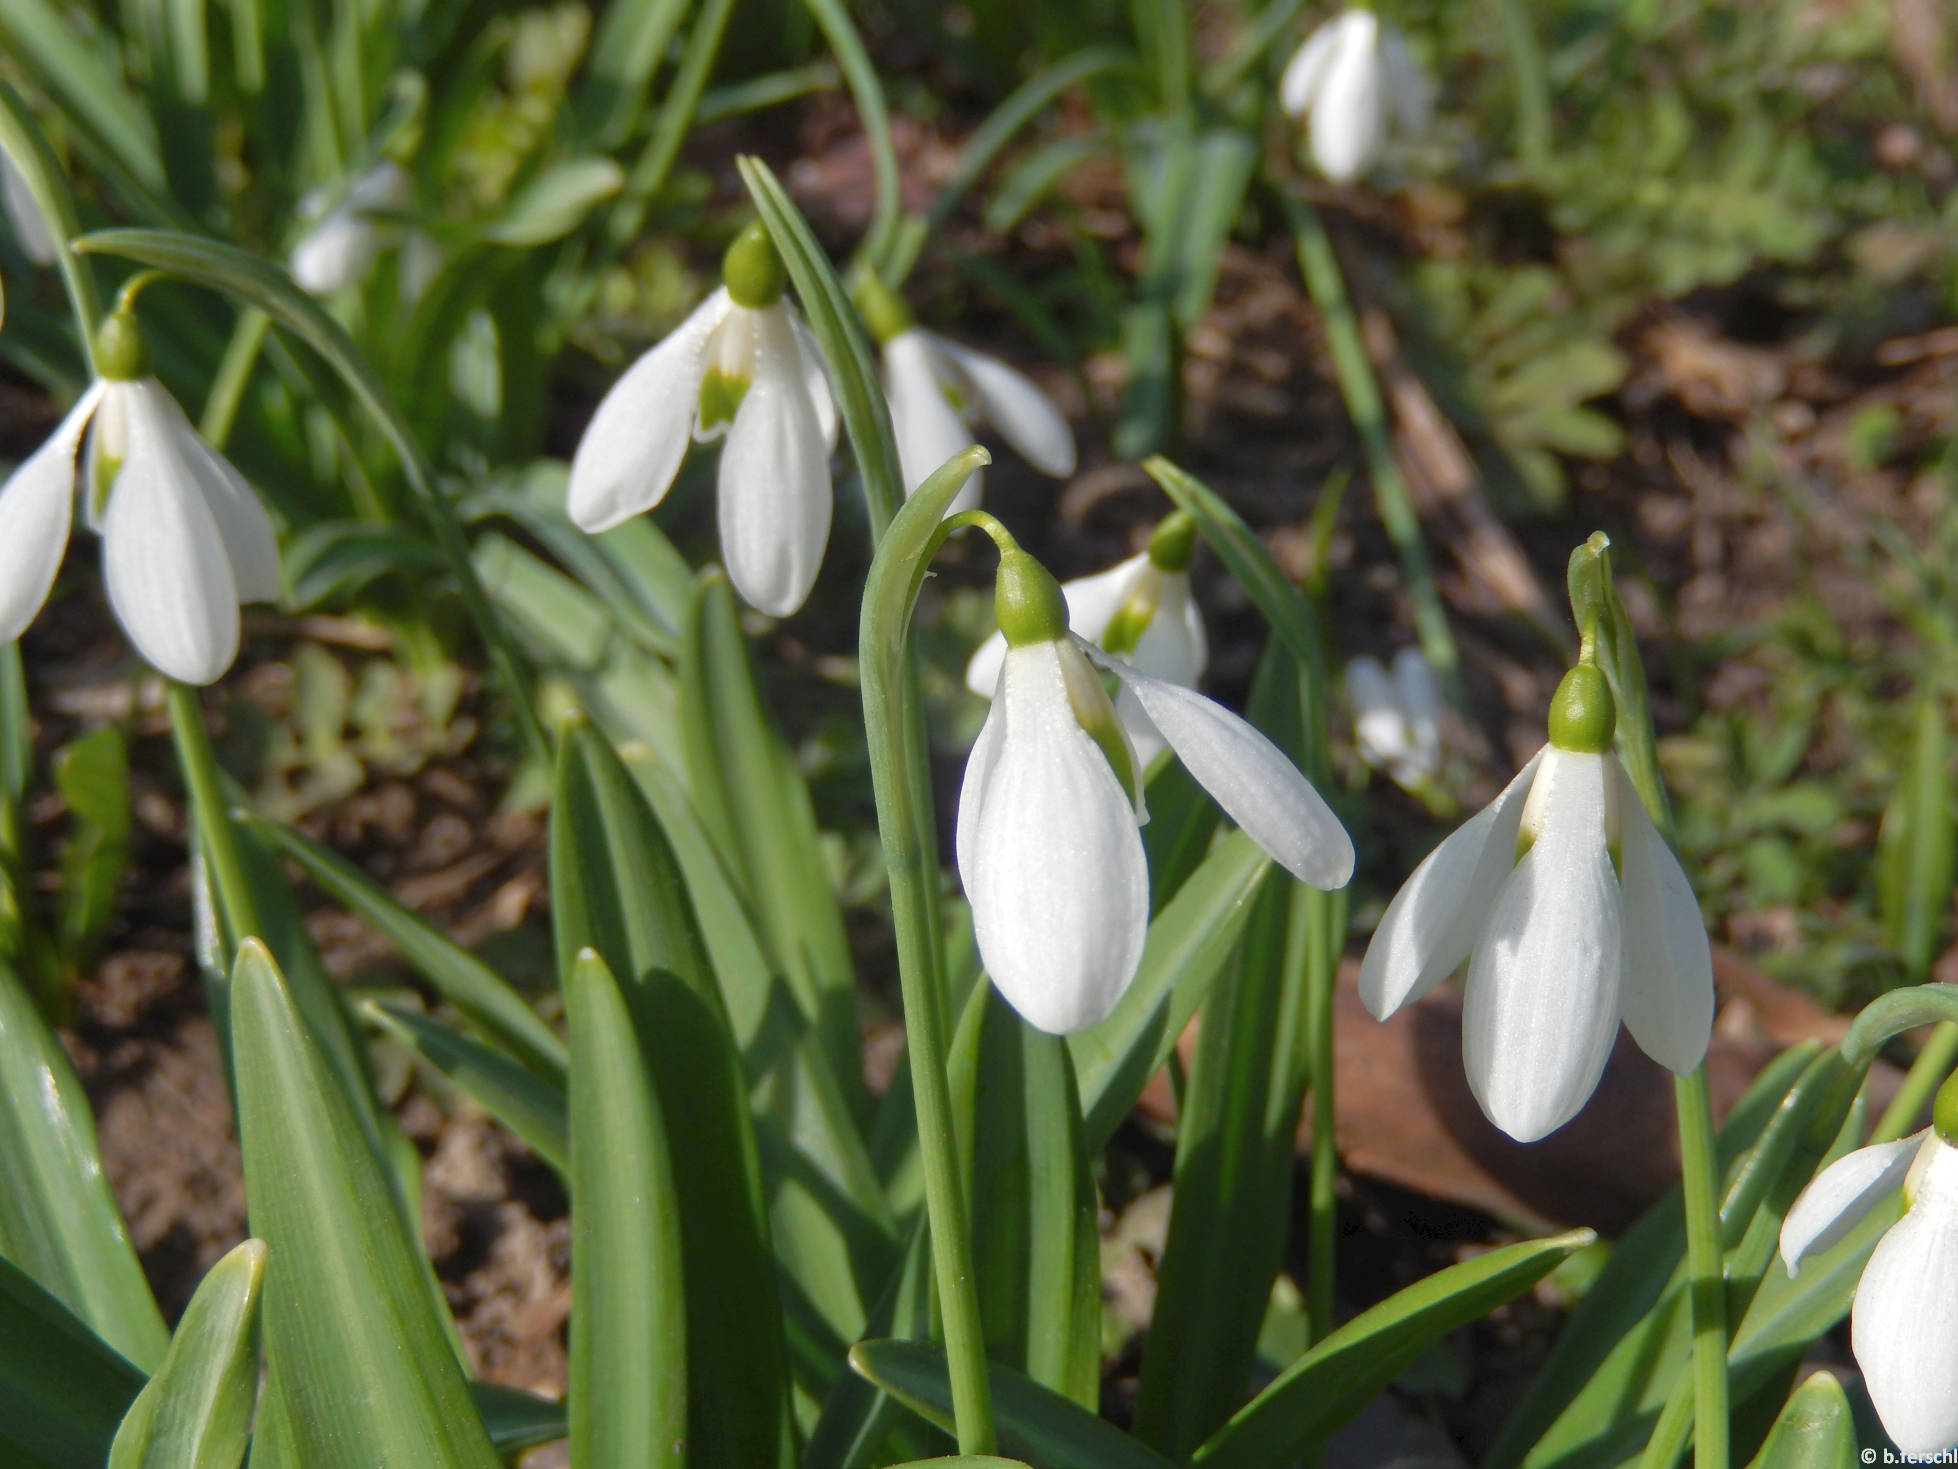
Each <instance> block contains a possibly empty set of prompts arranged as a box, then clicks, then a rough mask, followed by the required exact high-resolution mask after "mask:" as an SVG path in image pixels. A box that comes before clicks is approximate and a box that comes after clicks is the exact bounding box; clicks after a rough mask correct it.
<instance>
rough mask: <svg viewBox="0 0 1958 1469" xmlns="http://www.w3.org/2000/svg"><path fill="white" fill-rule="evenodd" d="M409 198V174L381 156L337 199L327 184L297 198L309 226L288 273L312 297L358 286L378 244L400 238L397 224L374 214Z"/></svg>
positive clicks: (390, 209)
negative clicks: (290, 272)
mask: <svg viewBox="0 0 1958 1469" xmlns="http://www.w3.org/2000/svg"><path fill="white" fill-rule="evenodd" d="M413 200H414V185H413V183H412V182H411V181H410V180H409V178H408V175H407V174H406V173H404V172H403V171H402V169H401V166H400V165H399V164H397V163H394V162H392V161H390V160H388V159H385V158H383V159H382V160H381V161H380V162H379V163H377V164H375V165H374V166H373V167H372V168H370V169H368V170H367V171H366V172H365V173H363V174H362V175H361V176H360V177H359V178H357V179H355V180H354V181H353V183H352V184H350V185H349V186H348V187H347V190H346V192H345V193H344V194H342V195H341V196H340V197H339V199H338V200H334V199H333V198H332V190H331V189H328V188H324V187H323V188H318V189H314V190H312V191H311V192H310V193H308V194H307V195H306V197H305V198H303V199H301V200H300V201H299V213H300V215H301V217H302V218H306V219H309V220H311V221H313V225H312V228H311V229H309V230H307V232H306V234H305V236H304V238H302V239H301V240H300V241H299V243H298V244H297V245H295V246H293V250H292V278H293V279H294V280H295V281H297V282H298V283H299V287H300V289H301V290H304V291H307V292H310V293H311V294H313V295H315V296H327V295H331V294H332V293H333V292H335V291H339V290H343V289H345V288H346V287H348V286H354V285H359V284H360V282H361V281H363V280H365V279H366V278H367V272H368V271H370V270H372V269H373V268H374V261H375V259H376V257H378V256H379V255H380V253H381V250H382V248H383V247H385V246H387V245H389V244H392V243H393V242H394V241H395V240H396V239H398V238H399V237H400V229H399V227H398V226H397V225H395V224H392V223H390V222H389V221H387V220H386V219H383V218H377V217H376V216H377V215H385V214H398V213H400V212H401V211H402V210H405V209H406V208H407V207H408V206H409V204H411V203H412V202H413Z"/></svg>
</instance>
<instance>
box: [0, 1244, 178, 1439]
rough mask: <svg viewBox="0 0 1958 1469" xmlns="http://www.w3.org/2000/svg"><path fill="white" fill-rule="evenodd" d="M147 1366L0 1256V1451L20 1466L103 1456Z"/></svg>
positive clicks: (139, 1389)
mask: <svg viewBox="0 0 1958 1469" xmlns="http://www.w3.org/2000/svg"><path fill="white" fill-rule="evenodd" d="M142 1389H143V1374H142V1373H141V1372H140V1371H138V1370H137V1369H136V1368H135V1367H133V1366H131V1365H130V1364H129V1362H128V1360H127V1359H126V1358H124V1357H122V1356H120V1355H119V1354H118V1353H117V1352H116V1351H115V1350H114V1349H113V1348H112V1347H110V1346H109V1344H108V1343H107V1342H105V1341H103V1340H102V1338H101V1337H99V1336H97V1335H96V1334H95V1333H94V1332H92V1331H90V1330H89V1329H88V1326H87V1324H86V1323H85V1322H83V1321H81V1320H80V1319H78V1318H77V1317H76V1316H75V1315H74V1313H73V1312H71V1311H70V1310H69V1309H68V1308H67V1307H66V1306H64V1305H62V1304H61V1302H60V1301H58V1300H56V1299H55V1298H54V1297H53V1296H52V1295H50V1294H49V1293H48V1292H47V1291H45V1290H43V1289H42V1288H41V1287H40V1286H39V1285H37V1284H36V1283H35V1282H34V1280H33V1279H32V1278H31V1277H29V1276H27V1275H25V1274H23V1273H22V1272H21V1271H20V1270H19V1269H18V1268H17V1267H15V1266H14V1265H13V1264H11V1263H10V1262H8V1261H7V1260H4V1259H0V1456H4V1459H5V1462H6V1463H7V1464H9V1465H11V1466H17V1469H73V1466H75V1465H79V1464H100V1463H102V1462H103V1461H104V1460H105V1459H106V1458H107V1457H108V1453H109V1444H110V1442H111V1441H112V1440H113V1439H114V1438H115V1434H116V1424H117V1423H119V1422H121V1421H122V1415H123V1414H124V1413H126V1412H127V1411H128V1409H129V1405H130V1403H132V1402H133V1401H135V1398H136V1395H137V1393H139V1392H141V1391H142Z"/></svg>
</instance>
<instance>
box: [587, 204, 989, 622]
mask: <svg viewBox="0 0 1958 1469" xmlns="http://www.w3.org/2000/svg"><path fill="white" fill-rule="evenodd" d="M722 277H723V280H724V281H725V284H724V285H723V286H722V287H721V289H719V290H717V291H715V292H714V294H713V295H711V296H709V297H708V298H707V299H706V300H705V301H703V302H701V304H700V305H699V306H698V307H696V308H695V309H694V312H693V314H692V315H691V316H689V317H688V318H687V319H686V320H685V321H683V322H681V323H680V325H679V326H678V327H677V328H675V329H674V331H673V332H672V333H671V334H670V335H669V336H667V338H666V339H665V340H664V341H662V342H661V343H660V344H659V345H658V346H656V347H654V348H653V349H652V350H651V351H650V352H647V353H646V354H645V355H644V356H643V357H641V358H640V359H639V360H638V361H637V362H635V363H633V365H632V366H631V367H630V368H629V369H627V371H626V375H625V376H624V377H622V378H620V379H619V380H618V382H617V383H615V384H613V386H612V390H611V392H609V393H607V394H606V395H605V398H604V401H603V402H601V403H600V404H599V405H598V411H597V412H596V413H594V414H593V415H592V420H591V426H590V427H589V428H587V429H586V430H585V436H584V438H583V439H581V440H580V441H579V444H578V452H577V453H576V454H575V455H574V456H573V458H572V460H571V483H570V489H569V493H568V499H569V510H570V514H571V518H572V519H573V520H574V521H576V522H577V523H578V525H579V526H580V527H582V528H583V529H585V530H587V531H591V532H593V533H596V532H599V531H603V530H610V529H611V528H612V527H613V526H615V525H618V524H619V523H620V522H622V521H625V520H628V519H630V518H631V517H632V516H634V515H638V514H639V513H641V512H642V511H646V510H650V509H652V508H653V507H654V506H655V505H657V504H659V502H660V501H661V500H662V499H664V498H665V497H666V492H667V490H668V489H670V488H671V487H672V484H673V477H674V476H675V475H676V474H678V473H679V470H680V461H681V460H682V459H684V458H685V457H686V452H687V445H688V443H689V442H690V441H691V442H697V443H703V444H705V443H711V442H712V441H714V440H715V439H720V438H723V437H725V439H726V443H725V444H724V445H723V447H722V449H721V464H720V490H719V503H720V529H721V558H722V560H723V561H725V562H726V563H727V574H728V580H729V581H731V582H732V583H733V584H734V589H735V590H736V591H738V592H739V593H741V595H742V596H743V597H745V598H746V599H747V600H748V601H749V602H750V603H751V604H752V605H754V606H755V607H758V608H760V609H761V610H762V611H763V612H767V613H770V614H772V615H774V616H776V617H786V616H788V615H789V614H790V613H792V612H794V611H795V610H796V609H797V608H799V607H800V606H801V605H802V604H803V602H804V600H806V599H807V597H808V596H809V589H810V588H811V587H812V586H814V585H815V581H816V571H817V568H818V567H820V566H821V565H822V560H823V549H824V547H826V546H827V545H828V544H829V523H830V511H831V495H830V482H829V456H830V450H831V449H832V448H834V447H835V444H836V405H835V403H834V401H833V400H832V399H831V397H830V391H829V380H828V379H827V378H826V377H825V376H824V374H823V365H822V357H821V354H820V353H819V351H818V350H817V347H816V344H815V342H814V340H813V339H812V338H811V337H810V336H809V333H808V328H806V327H805V326H803V324H802V323H801V321H800V320H798V319H797V318H796V317H795V315H794V314H793V313H792V312H791V310H790V307H789V305H788V303H787V302H786V301H784V300H783V299H782V282H783V273H782V263H781V259H780V257H778V256H777V255H776V254H775V247H774V246H773V245H772V244H771V243H770V242H769V239H768V234H767V232H766V231H765V230H763V229H762V227H761V226H760V225H750V226H749V227H748V229H747V230H745V231H743V232H742V234H741V236H740V237H739V238H738V239H737V240H736V241H735V242H734V244H733V245H732V246H730V247H729V249H728V253H727V261H726V263H725V265H724V266H723V269H722ZM959 447H960V448H964V447H965V445H964V444H961V445H960V446H959Z"/></svg>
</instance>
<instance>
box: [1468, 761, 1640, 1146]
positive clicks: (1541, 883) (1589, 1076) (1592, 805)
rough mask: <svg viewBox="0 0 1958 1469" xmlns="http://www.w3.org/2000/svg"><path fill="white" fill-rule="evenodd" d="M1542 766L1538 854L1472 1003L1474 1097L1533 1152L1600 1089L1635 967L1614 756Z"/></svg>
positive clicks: (1510, 898)
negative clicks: (1610, 830) (1615, 844)
mask: <svg viewBox="0 0 1958 1469" xmlns="http://www.w3.org/2000/svg"><path fill="white" fill-rule="evenodd" d="M1542 761H1543V763H1542V764H1541V765H1540V766H1539V767H1538V769H1537V774H1536V780H1535V782H1534V786H1535V787H1536V791H1535V792H1534V794H1538V795H1540V797H1541V800H1542V811H1543V819H1542V823H1541V825H1540V827H1539V829H1538V832H1537V838H1536V844H1535V845H1534V846H1532V847H1531V848H1530V850H1529V851H1528V852H1526V853H1525V854H1524V856H1523V859H1522V860H1521V861H1520V862H1518V863H1517V864H1516V870H1515V871H1514V872H1512V873H1511V874H1510V875H1509V880H1508V881H1507V882H1506V883H1504V884H1503V887H1502V890H1501V892H1499V893H1498V894H1497V895H1496V905H1495V910H1494V912H1492V913H1491V914H1490V916H1489V926H1488V929H1487V931H1486V932H1485V933H1484V934H1483V935H1482V937H1481V938H1480V939H1479V940H1478V941H1477V943H1476V946H1475V953H1474V956H1473V957H1472V958H1471V959H1470V960H1469V971H1468V983H1467V993H1466V995H1465V996H1464V999H1463V1003H1462V1064H1463V1067H1464V1069H1466V1071H1467V1072H1468V1081H1469V1089H1470V1090H1471V1091H1473V1092H1474V1093H1475V1099H1476V1100H1477V1101H1478V1102H1480V1103H1481V1104H1482V1110H1483V1111H1484V1112H1485V1113H1486V1114H1488V1117H1489V1120H1490V1121H1491V1122H1493V1123H1495V1124H1496V1126H1497V1127H1500V1128H1501V1129H1502V1130H1503V1131H1504V1132H1506V1133H1508V1134H1509V1135H1510V1136H1511V1137H1513V1138H1515V1139H1516V1140H1517V1141H1518V1142H1522V1143H1527V1142H1535V1141H1536V1140H1537V1139H1538V1138H1540V1137H1542V1136H1543V1135H1544V1134H1545V1133H1548V1132H1552V1131H1554V1130H1556V1129H1557V1128H1559V1127H1562V1126H1563V1125H1564V1124H1565V1123H1566V1122H1568V1121H1570V1119H1571V1118H1572V1117H1574V1116H1576V1115H1577V1112H1578V1109H1579V1108H1581V1107H1582V1106H1583V1105H1584V1103H1585V1102H1586V1101H1588V1100H1589V1099H1590V1096H1591V1093H1592V1092H1593V1091H1594V1090H1596V1088H1597V1085H1598V1078H1599V1077H1600V1076H1601V1075H1603V1074H1604V1063H1605V1060H1606V1058H1607V1057H1609V1056H1610V1054H1611V1043H1612V1040H1613V1038H1614V1037H1615V1036H1616V1035H1617V1033H1618V993H1619V988H1620V980H1621V975H1622V971H1623V967H1624V950H1623V933H1622V929H1621V919H1620V914H1619V906H1618V878H1617V874H1616V873H1614V872H1613V871H1612V867H1611V853H1610V850H1609V849H1608V848H1607V846H1606V844H1605V820H1606V803H1607V801H1608V800H1609V799H1610V798H1609V795H1608V786H1607V779H1606V778H1607V774H1608V772H1607V770H1606V767H1605V763H1604V757H1602V756H1599V755H1580V754H1573V753H1571V752H1570V751H1566V750H1556V749H1553V750H1549V751H1546V752H1545V754H1544V755H1543V757H1542ZM1546 786H1547V789H1546Z"/></svg>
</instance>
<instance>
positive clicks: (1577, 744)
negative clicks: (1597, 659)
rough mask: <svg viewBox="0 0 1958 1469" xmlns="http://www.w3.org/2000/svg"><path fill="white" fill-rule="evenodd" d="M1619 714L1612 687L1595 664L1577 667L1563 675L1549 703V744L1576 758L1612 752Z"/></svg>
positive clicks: (1583, 664)
mask: <svg viewBox="0 0 1958 1469" xmlns="http://www.w3.org/2000/svg"><path fill="white" fill-rule="evenodd" d="M1617 724H1618V711H1617V709H1616V708H1615V707H1613V705H1612V702H1611V685H1610V684H1609V683H1607V682H1606V681H1605V676H1604V674H1602V673H1600V672H1599V671H1598V669H1597V667H1596V665H1594V664H1590V663H1580V664H1578V665H1577V667H1575V668H1573V669H1572V670H1571V671H1570V672H1569V673H1567V674H1565V675H1564V681H1563V682H1562V683H1560V684H1558V685H1557V692H1556V694H1555V696H1554V697H1553V698H1552V699H1551V700H1550V743H1551V744H1553V745H1555V746H1556V747H1557V748H1558V749H1560V750H1569V751H1571V752H1573V753H1574V754H1579V755H1602V754H1603V753H1604V752H1605V751H1606V750H1609V749H1610V748H1611V734H1612V731H1613V730H1614V729H1615V728H1616V727H1617Z"/></svg>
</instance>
